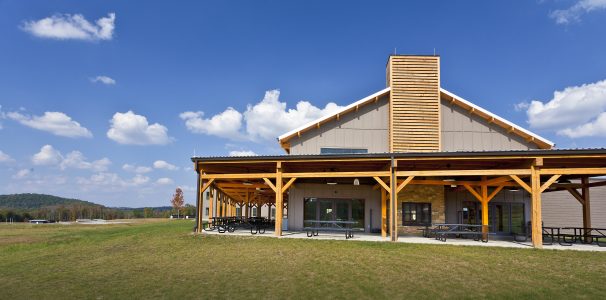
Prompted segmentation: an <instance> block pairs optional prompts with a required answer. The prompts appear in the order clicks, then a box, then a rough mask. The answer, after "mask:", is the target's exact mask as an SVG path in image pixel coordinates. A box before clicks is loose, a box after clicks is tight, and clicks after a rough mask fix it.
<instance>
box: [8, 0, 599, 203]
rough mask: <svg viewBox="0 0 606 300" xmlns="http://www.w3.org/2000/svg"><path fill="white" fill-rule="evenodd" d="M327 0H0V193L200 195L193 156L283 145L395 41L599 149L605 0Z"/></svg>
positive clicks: (527, 119) (498, 100) (474, 91)
mask: <svg viewBox="0 0 606 300" xmlns="http://www.w3.org/2000/svg"><path fill="white" fill-rule="evenodd" d="M327 2H329V1H288V2H286V1H190V2H179V3H175V2H173V1H154V2H151V1H150V2H145V5H141V3H137V2H132V1H4V0H0V41H1V42H0V105H1V108H0V128H1V129H0V183H1V184H0V194H4V193H17V192H40V193H50V194H55V195H60V196H68V197H76V198H81V199H85V200H90V201H95V202H98V203H102V204H106V205H110V206H136V207H139V206H157V205H167V204H168V203H169V199H170V196H171V194H172V193H173V192H174V189H175V187H176V186H181V187H183V188H184V189H185V192H186V193H185V196H186V201H187V202H189V203H194V201H195V173H194V171H193V170H192V169H191V166H192V164H191V162H190V160H189V158H190V157H191V156H192V155H193V153H194V151H195V153H196V154H197V155H204V156H211V155H229V154H230V153H231V154H238V153H250V152H252V153H256V154H279V153H282V152H281V150H280V149H279V146H278V144H277V143H276V141H275V137H276V136H277V135H279V134H281V133H283V132H284V131H287V130H288V129H290V128H292V127H293V126H296V125H298V124H300V123H301V122H304V121H305V120H308V119H313V118H315V117H318V116H322V115H323V114H326V113H330V112H331V111H334V109H336V108H338V106H343V105H347V104H349V103H350V102H353V101H355V100H358V99H360V98H362V97H364V96H366V95H369V94H371V93H374V92H376V91H378V90H380V89H382V88H384V87H385V63H386V60H387V57H388V55H389V54H391V53H393V52H394V51H397V53H399V54H432V53H433V52H434V50H435V52H436V53H437V54H439V55H440V56H441V81H442V87H444V88H446V89H448V90H449V91H451V92H454V93H455V94H458V95H460V96H462V97H464V98H466V99H467V100H470V101H472V102H474V103H476V104H478V105H480V106H482V107H484V108H486V109H488V110H490V111H492V112H495V113H497V114H499V115H501V116H502V117H505V118H506V119H509V120H510V121H512V122H515V123H517V124H520V125H522V126H524V127H525V128H528V129H530V130H533V131H534V132H536V133H539V134H541V135H542V136H544V137H546V138H548V139H551V140H552V141H554V142H556V144H557V146H558V147H560V148H570V147H604V146H606V143H605V140H604V137H605V136H606V113H604V111H606V81H604V80H606V55H605V53H606V1H605V0H581V1H579V0H559V1H549V0H544V1H457V2H456V3H455V1H407V2H406V3H400V2H401V1H372V2H371V1H331V2H330V3H327ZM555 92H557V93H556V94H554V93H555ZM301 101H306V102H301ZM267 115H269V116H271V117H267ZM262 116H265V117H262Z"/></svg>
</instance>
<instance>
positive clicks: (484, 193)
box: [480, 176, 488, 240]
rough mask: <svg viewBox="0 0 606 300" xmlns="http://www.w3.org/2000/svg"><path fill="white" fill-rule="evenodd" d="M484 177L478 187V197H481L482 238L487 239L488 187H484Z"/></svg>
mask: <svg viewBox="0 0 606 300" xmlns="http://www.w3.org/2000/svg"><path fill="white" fill-rule="evenodd" d="M485 182H486V176H484V177H483V178H482V185H481V186H480V192H481V193H480V196H482V200H481V202H482V238H484V240H487V239H488V185H486V183H485Z"/></svg>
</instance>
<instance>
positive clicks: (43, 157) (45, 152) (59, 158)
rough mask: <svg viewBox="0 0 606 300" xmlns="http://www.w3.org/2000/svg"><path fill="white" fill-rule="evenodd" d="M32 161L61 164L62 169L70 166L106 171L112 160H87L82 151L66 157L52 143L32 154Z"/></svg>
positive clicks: (44, 163) (44, 164)
mask: <svg viewBox="0 0 606 300" xmlns="http://www.w3.org/2000/svg"><path fill="white" fill-rule="evenodd" d="M32 163H33V164H34V165H39V166H59V168H60V169H61V170H65V169H68V168H73V169H81V170H91V171H95V172H103V171H106V170H107V168H108V167H109V165H111V161H110V160H109V158H107V157H104V158H102V159H99V160H95V161H87V160H86V157H85V156H84V154H82V152H80V151H72V152H70V153H68V154H67V155H66V156H65V157H64V156H63V155H62V154H61V152H60V151H59V150H57V149H55V148H53V146H51V145H44V146H42V148H40V152H38V153H36V154H34V155H33V156H32Z"/></svg>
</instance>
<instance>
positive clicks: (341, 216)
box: [335, 200, 351, 221]
mask: <svg viewBox="0 0 606 300" xmlns="http://www.w3.org/2000/svg"><path fill="white" fill-rule="evenodd" d="M335 206H336V209H335V212H336V214H335V221H349V220H350V219H351V218H350V210H351V202H350V201H343V200H335Z"/></svg>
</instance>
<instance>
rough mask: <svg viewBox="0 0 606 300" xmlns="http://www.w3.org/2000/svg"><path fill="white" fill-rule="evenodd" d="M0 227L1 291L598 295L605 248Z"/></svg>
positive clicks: (171, 224) (141, 228)
mask: <svg viewBox="0 0 606 300" xmlns="http://www.w3.org/2000/svg"><path fill="white" fill-rule="evenodd" d="M192 225H193V222H191V221H156V222H142V223H137V224H123V225H58V224H50V225H29V224H19V225H6V224H0V299H35V298H55V299H64V298H78V299H82V298H89V299H113V298H204V299H213V298H252V299H256V298H305V299H313V298H322V299H324V298H340V299H344V298H348V299H358V298H413V297H414V298H477V297H490V298H519V297H521V298H570V297H573V298H603V297H604V295H606V284H605V282H606V253H597V252H577V251H555V250H551V251H550V250H534V249H506V248H497V247H494V248H493V247H460V246H448V245H414V244H402V243H398V244H392V243H371V242H353V241H318V240H313V239H309V240H308V239H275V238H264V237H235V236H229V235H222V236H203V235H202V236H194V235H191V234H190V232H191V228H192Z"/></svg>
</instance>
